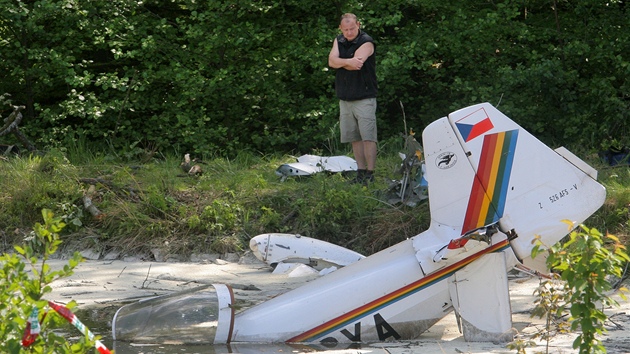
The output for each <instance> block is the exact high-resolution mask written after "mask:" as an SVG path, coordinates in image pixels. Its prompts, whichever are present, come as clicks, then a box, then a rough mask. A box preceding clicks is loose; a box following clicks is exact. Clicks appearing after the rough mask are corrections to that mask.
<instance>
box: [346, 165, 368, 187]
mask: <svg viewBox="0 0 630 354" xmlns="http://www.w3.org/2000/svg"><path fill="white" fill-rule="evenodd" d="M366 173H367V170H361V169H359V170H357V175H356V176H355V177H354V178H353V179H351V180H350V184H357V183H363V180H364V179H365V175H366Z"/></svg>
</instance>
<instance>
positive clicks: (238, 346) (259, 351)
mask: <svg viewBox="0 0 630 354" xmlns="http://www.w3.org/2000/svg"><path fill="white" fill-rule="evenodd" d="M110 348H113V349H114V350H115V351H116V354H174V353H185V354H197V353H198V354H223V353H241V354H266V353H269V354H271V353H275V354H277V353H315V352H322V351H329V350H331V349H332V350H335V351H336V352H337V353H341V352H343V351H344V350H348V352H349V353H353V354H358V353H368V352H372V351H374V349H375V348H370V347H369V346H367V347H365V348H362V345H361V344H359V343H353V344H338V345H335V346H334V347H332V348H329V347H326V346H323V345H307V344H284V343H276V344H267V343H232V344H229V345H227V344H223V345H164V344H155V345H149V344H131V343H126V342H115V343H114V344H113V345H112V346H111V347H110Z"/></svg>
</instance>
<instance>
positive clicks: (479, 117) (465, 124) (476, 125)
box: [455, 108, 494, 142]
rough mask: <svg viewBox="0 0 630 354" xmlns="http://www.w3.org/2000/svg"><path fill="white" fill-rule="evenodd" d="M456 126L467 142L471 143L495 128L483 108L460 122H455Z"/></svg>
mask: <svg viewBox="0 0 630 354" xmlns="http://www.w3.org/2000/svg"><path fill="white" fill-rule="evenodd" d="M455 125H456V126H457V129H458V130H459V133H460V134H461V135H462V137H463V138H464V141H465V142H469V141H471V140H473V139H474V138H476V137H478V136H480V135H482V134H483V133H485V132H487V131H489V130H490V129H492V128H494V125H493V124H492V121H491V120H490V117H488V113H486V110H485V109H483V108H480V109H479V110H477V111H474V112H473V113H471V114H469V115H467V116H466V117H464V118H462V119H460V120H458V121H457V122H455Z"/></svg>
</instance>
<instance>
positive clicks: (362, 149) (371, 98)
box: [328, 13, 378, 184]
mask: <svg viewBox="0 0 630 354" xmlns="http://www.w3.org/2000/svg"><path fill="white" fill-rule="evenodd" d="M339 29H340V30H341V34H340V35H338V36H337V38H335V40H334V41H333V47H332V49H331V50H330V54H329V55H328V65H329V66H330V67H331V68H334V69H337V73H336V76H335V92H336V93H337V97H338V98H339V126H340V129H341V142H342V143H352V153H353V154H354V159H355V160H356V162H357V177H356V178H355V179H354V180H353V182H354V183H363V184H368V183H369V182H372V181H374V168H375V165H376V141H377V140H376V93H377V92H378V88H377V84H376V59H375V58H374V57H375V54H374V40H373V39H372V37H370V36H369V35H368V34H367V33H365V32H363V31H361V24H360V23H359V21H358V20H357V17H356V16H355V15H354V14H350V13H347V14H344V15H343V16H341V24H340V25H339Z"/></svg>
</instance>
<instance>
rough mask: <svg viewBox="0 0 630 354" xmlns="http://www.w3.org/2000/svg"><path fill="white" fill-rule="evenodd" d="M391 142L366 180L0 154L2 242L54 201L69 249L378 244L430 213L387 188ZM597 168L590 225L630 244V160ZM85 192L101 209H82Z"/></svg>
mask: <svg viewBox="0 0 630 354" xmlns="http://www.w3.org/2000/svg"><path fill="white" fill-rule="evenodd" d="M401 141H402V140H401ZM383 145H384V146H386V148H381V150H379V160H378V166H377V177H378V178H377V180H376V182H375V183H374V184H372V185H370V186H369V187H367V188H366V187H364V186H360V185H350V184H349V183H348V180H347V179H346V178H344V176H342V175H341V174H334V175H329V174H325V173H320V174H316V175H313V176H311V177H306V178H289V179H288V180H286V181H284V182H281V180H280V178H279V177H278V176H276V174H275V170H276V169H277V168H278V166H280V165H281V164H283V163H287V162H292V161H294V157H292V156H288V155H279V156H274V155H257V154H254V153H247V152H244V153H241V154H239V155H238V156H237V157H235V158H234V159H226V158H222V157H213V156H200V158H201V160H202V163H201V164H200V166H201V167H202V169H203V174H202V175H200V176H189V175H187V174H185V173H184V171H183V170H182V169H181V168H180V163H181V161H182V158H183V156H175V155H170V156H164V155H161V154H159V153H155V152H154V151H148V152H143V150H142V149H130V151H127V152H124V153H122V152H121V153H115V154H114V153H111V152H94V151H91V150H89V148H87V144H85V143H81V142H79V143H77V144H75V145H73V146H71V147H70V148H68V149H66V150H64V151H61V150H52V151H49V152H48V153H47V154H46V155H44V156H43V157H12V158H8V159H6V160H4V159H3V160H1V161H0V235H1V236H2V239H3V241H4V244H3V245H0V246H3V247H5V248H8V247H9V246H11V244H13V243H17V242H18V241H20V240H21V239H22V238H24V237H25V236H26V235H27V234H28V232H29V231H30V228H31V226H32V225H33V224H34V223H35V222H36V221H37V220H38V218H39V217H40V215H41V209H44V208H47V209H50V210H52V211H53V212H54V213H55V215H60V216H63V218H64V219H65V220H66V222H67V223H68V224H69V227H67V228H66V229H64V233H63V234H62V235H61V237H62V239H63V240H64V241H65V242H64V244H66V245H71V246H72V247H73V248H80V247H89V248H91V249H95V250H100V251H102V252H109V251H118V252H122V254H124V253H125V252H129V253H145V254H147V255H149V256H150V255H152V254H155V253H156V251H158V253H159V254H161V255H163V256H168V255H170V254H178V255H188V254H192V253H216V252H218V253H224V252H238V251H242V250H245V249H247V247H248V246H247V245H248V242H249V239H250V238H251V237H253V236H255V235H258V234H261V233H266V232H283V233H298V234H302V235H305V236H310V237H315V238H318V239H322V240H325V241H329V242H332V243H335V244H339V245H341V246H344V247H348V248H351V249H353V250H355V251H357V252H360V253H363V254H372V253H374V252H376V251H379V250H381V249H384V248H386V247H388V246H390V245H392V244H395V243H397V242H400V241H402V240H404V239H406V238H408V237H412V236H415V235H417V234H419V233H420V232H422V231H424V230H426V229H427V228H428V226H429V223H430V215H429V210H428V205H427V203H426V202H423V203H421V204H419V205H418V206H416V207H414V208H411V207H406V206H401V205H391V204H389V203H387V202H386V201H385V198H383V192H384V191H385V190H386V189H387V188H388V183H387V180H388V179H394V178H399V176H397V175H396V173H395V171H396V170H397V169H398V167H399V165H400V161H401V160H400V157H399V156H398V151H402V143H400V144H399V143H398V141H394V140H392V141H390V142H388V144H383ZM345 153H348V152H347V151H342V152H337V153H336V154H345ZM322 154H323V155H332V154H331V153H322ZM193 157H196V156H193ZM588 162H589V163H592V164H597V163H598V162H597V161H588ZM596 167H597V168H598V169H600V180H601V182H602V183H603V184H604V185H605V186H606V187H607V190H608V197H607V200H606V204H605V205H604V207H602V208H601V209H600V210H599V211H598V212H597V213H595V214H594V215H593V216H592V217H591V218H590V219H589V220H588V221H587V224H588V225H589V226H591V227H595V228H597V229H599V230H603V231H608V232H610V233H613V234H616V235H618V236H620V237H621V238H623V239H625V240H626V243H627V242H628V241H627V239H628V237H627V236H628V230H629V228H630V224H629V221H628V220H629V219H630V215H629V212H628V208H629V204H630V172H629V170H628V168H627V167H620V168H608V167H607V166H604V165H601V164H600V165H598V166H596ZM85 196H88V197H89V198H90V199H91V201H92V202H93V204H94V206H96V207H97V208H98V210H99V211H100V214H98V215H92V214H90V213H88V212H87V211H86V210H85V209H84V208H83V202H84V197H85Z"/></svg>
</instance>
